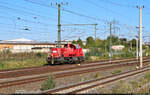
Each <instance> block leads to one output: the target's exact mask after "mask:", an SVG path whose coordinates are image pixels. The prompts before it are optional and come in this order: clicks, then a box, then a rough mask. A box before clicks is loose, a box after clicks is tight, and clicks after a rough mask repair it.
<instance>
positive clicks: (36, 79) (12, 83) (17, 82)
mask: <svg viewBox="0 0 150 95" xmlns="http://www.w3.org/2000/svg"><path fill="white" fill-rule="evenodd" d="M149 61H150V60H144V62H145V63H146V62H149ZM137 63H138V62H135V61H134V62H126V63H119V64H111V65H110V66H103V67H97V66H96V67H97V68H89V69H84V70H77V71H72V72H70V71H68V72H64V73H57V74H54V76H55V78H63V77H67V76H73V75H79V74H84V73H89V72H96V71H103V70H106V69H112V68H116V67H121V66H131V65H135V64H137ZM90 67H91V66H90ZM47 77H48V75H43V76H41V75H39V76H37V77H32V78H26V79H20V80H14V81H6V82H2V83H0V88H7V87H10V86H15V85H21V84H27V83H33V82H39V81H43V80H46V79H47Z"/></svg>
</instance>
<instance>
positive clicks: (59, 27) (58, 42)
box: [57, 4, 61, 48]
mask: <svg viewBox="0 0 150 95" xmlns="http://www.w3.org/2000/svg"><path fill="white" fill-rule="evenodd" d="M60 7H61V5H60V4H58V38H57V39H58V41H57V46H58V48H60V47H61V33H60V32H61V24H60Z"/></svg>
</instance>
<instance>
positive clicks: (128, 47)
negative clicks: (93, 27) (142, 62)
mask: <svg viewBox="0 0 150 95" xmlns="http://www.w3.org/2000/svg"><path fill="white" fill-rule="evenodd" d="M72 43H75V44H79V45H80V46H81V47H82V48H85V49H89V52H88V53H86V54H85V56H86V59H87V60H90V61H96V60H100V59H109V55H110V54H109V52H110V37H109V36H108V37H107V38H106V39H105V40H101V39H99V38H97V39H96V40H95V39H94V38H93V37H91V36H90V37H87V39H86V44H85V45H84V44H83V42H82V40H81V39H80V38H79V39H78V40H77V41H75V40H74V41H73V42H72ZM112 45H123V46H125V48H124V49H123V50H118V51H115V50H113V49H112V55H113V56H112V59H118V58H133V57H136V39H132V40H130V41H127V39H126V38H118V37H117V36H115V35H112ZM149 48H150V46H145V45H143V51H144V53H143V56H150V50H149Z"/></svg>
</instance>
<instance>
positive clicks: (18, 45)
mask: <svg viewBox="0 0 150 95" xmlns="http://www.w3.org/2000/svg"><path fill="white" fill-rule="evenodd" d="M53 47H56V44H55V43H50V42H39V41H35V40H29V39H25V38H21V39H14V40H3V41H0V51H4V50H9V51H10V52H12V53H20V52H49V51H50V48H53Z"/></svg>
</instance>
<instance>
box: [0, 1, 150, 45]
mask: <svg viewBox="0 0 150 95" xmlns="http://www.w3.org/2000/svg"><path fill="white" fill-rule="evenodd" d="M56 2H57V3H61V2H63V3H64V4H66V2H68V5H62V7H61V8H62V9H64V10H69V11H71V12H75V13H77V15H76V14H74V13H73V14H72V13H69V12H66V11H64V10H61V24H95V23H97V24H98V26H97V38H101V39H105V38H106V37H107V36H108V35H109V25H108V22H110V21H116V23H115V26H116V27H117V28H116V32H114V31H113V34H114V35H117V36H119V37H126V38H128V39H129V40H130V39H131V38H133V37H134V35H137V31H138V29H136V26H138V24H139V9H137V8H136V5H138V6H142V5H144V6H145V8H144V9H143V11H142V12H143V14H142V16H143V27H144V29H143V36H150V35H149V26H150V24H149V22H150V19H149V17H150V7H149V4H150V1H149V0H1V1H0V13H1V14H0V40H10V39H18V38H27V39H33V40H38V41H50V42H54V41H55V40H57V18H58V17H57V6H56V4H55V3H56ZM51 3H52V4H53V5H52V6H51ZM26 29H29V31H28V30H26ZM61 29H62V32H61V39H62V40H76V39H78V38H79V37H80V38H81V39H82V40H85V39H86V37H88V36H93V37H94V26H62V27H61ZM149 39H150V38H149V37H147V38H146V37H145V38H144V41H149Z"/></svg>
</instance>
